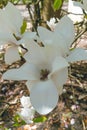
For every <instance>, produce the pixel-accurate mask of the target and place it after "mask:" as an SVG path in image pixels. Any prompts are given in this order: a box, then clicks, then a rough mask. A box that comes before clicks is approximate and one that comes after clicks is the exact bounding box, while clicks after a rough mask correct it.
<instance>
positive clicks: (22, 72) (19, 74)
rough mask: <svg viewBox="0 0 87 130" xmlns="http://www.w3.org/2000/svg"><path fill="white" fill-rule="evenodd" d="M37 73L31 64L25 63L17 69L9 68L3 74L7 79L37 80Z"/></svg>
mask: <svg viewBox="0 0 87 130" xmlns="http://www.w3.org/2000/svg"><path fill="white" fill-rule="evenodd" d="M38 78H39V73H38V70H37V68H36V67H35V66H34V65H33V64H29V63H25V64H24V65H22V66H21V67H20V68H19V69H11V70H8V71H7V72H5V73H4V74H3V79H8V80H37V79H38Z"/></svg>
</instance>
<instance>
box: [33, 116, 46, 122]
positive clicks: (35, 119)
mask: <svg viewBox="0 0 87 130" xmlns="http://www.w3.org/2000/svg"><path fill="white" fill-rule="evenodd" d="M46 120H47V118H46V117H45V116H41V117H37V118H34V119H33V122H34V123H39V122H44V121H46Z"/></svg>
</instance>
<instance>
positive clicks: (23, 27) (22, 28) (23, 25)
mask: <svg viewBox="0 0 87 130" xmlns="http://www.w3.org/2000/svg"><path fill="white" fill-rule="evenodd" d="M26 28H27V22H26V21H25V20H24V21H23V24H22V26H21V34H23V33H24V32H25V30H26Z"/></svg>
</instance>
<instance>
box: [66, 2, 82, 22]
mask: <svg viewBox="0 0 87 130" xmlns="http://www.w3.org/2000/svg"><path fill="white" fill-rule="evenodd" d="M76 3H78V2H76V1H72V0H69V2H68V12H69V13H70V14H69V15H68V17H69V18H70V19H71V20H72V21H73V22H74V23H77V22H81V21H83V17H84V16H83V11H82V9H81V7H78V6H76Z"/></svg>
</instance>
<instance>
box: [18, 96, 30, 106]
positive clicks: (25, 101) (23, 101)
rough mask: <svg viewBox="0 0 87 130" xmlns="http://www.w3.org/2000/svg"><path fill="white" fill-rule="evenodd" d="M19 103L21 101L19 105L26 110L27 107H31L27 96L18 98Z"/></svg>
mask: <svg viewBox="0 0 87 130" xmlns="http://www.w3.org/2000/svg"><path fill="white" fill-rule="evenodd" d="M20 101H21V105H22V106H23V107H26V108H28V107H30V106H31V102H30V97H29V96H26V97H25V96H22V97H21V98H20Z"/></svg>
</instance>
